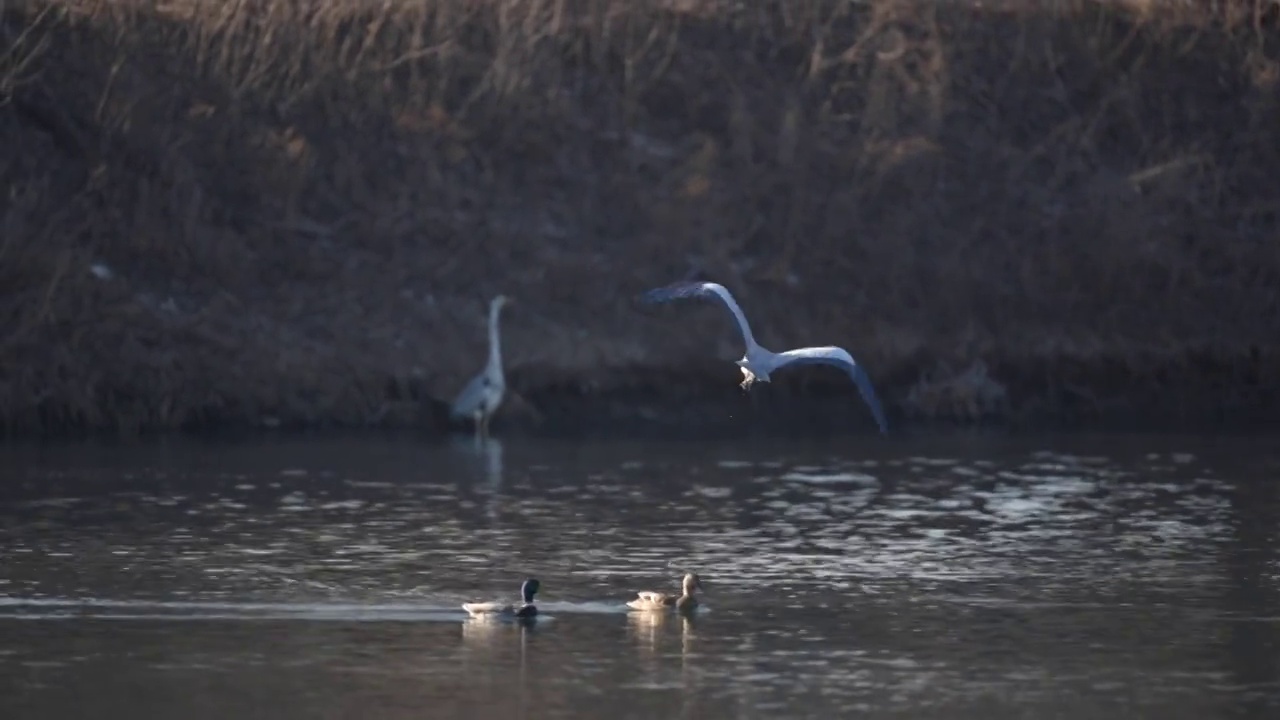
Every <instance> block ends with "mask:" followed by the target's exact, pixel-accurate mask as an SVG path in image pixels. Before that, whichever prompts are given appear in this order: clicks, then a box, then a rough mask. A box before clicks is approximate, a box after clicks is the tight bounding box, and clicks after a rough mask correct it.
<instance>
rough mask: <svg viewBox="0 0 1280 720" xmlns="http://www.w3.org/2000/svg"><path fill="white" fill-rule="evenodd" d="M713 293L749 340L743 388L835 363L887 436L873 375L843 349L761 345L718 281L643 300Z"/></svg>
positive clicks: (676, 287)
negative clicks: (793, 368) (788, 371)
mask: <svg viewBox="0 0 1280 720" xmlns="http://www.w3.org/2000/svg"><path fill="white" fill-rule="evenodd" d="M712 296H714V297H717V298H719V299H720V300H721V301H722V302H724V304H725V305H726V306H728V308H729V311H730V312H732V313H733V317H734V318H735V319H737V321H738V329H739V330H741V331H742V339H743V340H744V341H746V345H747V352H746V354H744V355H743V356H742V359H741V360H738V361H737V365H738V367H739V368H741V369H742V376H743V380H742V384H741V387H742V389H743V390H750V389H751V384H752V383H754V382H756V381H760V382H769V375H770V373H773V372H774V371H776V370H779V369H781V368H784V367H787V366H788V365H812V364H823V365H835V366H836V367H839V368H841V369H843V370H844V371H845V372H847V373H849V376H850V377H851V378H853V382H854V384H855V385H857V386H858V392H859V393H860V394H861V395H862V399H863V400H864V401H865V402H866V403H867V406H868V407H870V408H871V414H872V415H873V416H874V417H875V420H876V424H877V425H879V426H880V432H881V433H882V434H886V435H887V434H888V433H889V424H888V422H887V421H886V420H885V417H884V409H883V408H882V407H881V406H880V400H879V398H877V397H876V391H875V388H874V387H872V385H871V378H869V377H867V373H866V372H865V371H864V370H863V369H862V366H860V365H858V363H856V362H854V361H853V358H852V357H851V356H850V355H849V353H848V351H846V350H845V349H844V348H840V347H834V346H825V347H806V348H797V349H795V350H788V351H786V352H781V353H776V352H773V351H771V350H768V349H766V348H763V347H761V346H760V344H759V343H757V342H756V340H755V337H753V336H752V334H751V326H750V325H748V324H747V318H746V316H745V315H743V314H742V308H740V307H738V303H737V301H735V300H734V299H733V295H731V294H729V291H728V290H726V289H725V287H724V286H723V285H720V284H719V283H713V282H678V283H675V284H672V285H667V286H665V287H660V288H656V289H654V290H649V291H648V292H645V293H644V294H642V295H641V296H640V301H641V302H643V303H649V304H652V303H662V302H667V301H670V300H677V299H681V298H689V297H712Z"/></svg>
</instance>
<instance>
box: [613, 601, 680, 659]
mask: <svg viewBox="0 0 1280 720" xmlns="http://www.w3.org/2000/svg"><path fill="white" fill-rule="evenodd" d="M677 617H678V618H680V657H681V664H682V665H683V662H684V657H685V655H687V654H688V652H689V648H690V645H691V643H692V641H693V628H694V620H693V617H692V616H691V615H687V614H680V615H673V614H671V613H665V612H635V613H627V626H628V629H629V630H630V631H631V635H632V636H633V637H634V638H635V639H636V640H637V641H638V642H639V644H640V645H641V647H643V648H644V649H645V650H647V651H648V653H649V654H651V655H656V654H657V652H658V638H659V637H660V636H661V635H662V634H663V633H664V632H666V627H667V623H669V622H675V619H676V618H677Z"/></svg>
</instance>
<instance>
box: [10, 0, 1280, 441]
mask: <svg viewBox="0 0 1280 720" xmlns="http://www.w3.org/2000/svg"><path fill="white" fill-rule="evenodd" d="M1046 7H1051V8H1052V9H1046ZM0 8H3V24H2V26H0V30H2V32H0V43H2V45H0V93H2V95H0V141H2V142H3V144H4V147H5V151H4V153H3V158H2V160H0V162H2V163H3V166H2V168H3V169H2V171H0V172H3V177H4V187H5V194H4V196H3V198H2V199H0V202H2V203H3V228H2V229H3V238H0V316H2V317H0V423H3V426H4V428H5V429H6V430H7V431H8V432H11V433H26V432H34V433H45V434H60V433H64V432H68V431H79V430H86V429H89V430H109V431H117V432H120V433H122V434H126V435H127V434H132V433H135V432H137V431H143V430H156V429H174V428H207V427H214V426H252V425H268V426H275V425H279V426H283V427H288V426H299V427H302V426H316V425H329V426H411V425H413V426H422V427H425V428H427V429H428V431H434V430H439V429H440V428H441V427H443V420H444V416H443V411H442V410H443V402H445V401H447V400H448V399H450V398H451V397H452V395H453V394H454V393H455V392H456V391H457V390H458V389H459V388H460V387H461V385H462V384H463V383H464V382H465V381H466V379H467V377H468V376H469V375H470V374H471V373H473V372H476V371H477V370H479V368H480V367H481V365H482V363H483V361H484V355H485V338H484V325H483V323H484V303H485V302H486V301H487V300H488V298H489V297H490V296H492V295H494V294H497V293H500V292H501V293H506V294H508V295H511V296H513V297H514V298H516V299H517V301H518V303H517V304H516V305H514V306H512V307H511V308H509V310H508V311H507V312H506V313H505V315H504V329H505V336H504V339H505V349H506V351H507V357H508V367H509V371H510V382H511V385H512V387H513V388H514V390H515V391H516V393H517V394H518V395H517V397H515V398H514V399H513V401H512V403H511V404H510V405H509V406H508V408H507V411H506V412H505V418H504V417H501V416H500V418H499V419H498V420H495V423H494V427H495V429H497V428H498V427H500V426H501V425H502V424H503V423H504V420H505V422H506V424H507V425H508V427H509V428H510V427H512V425H514V424H517V423H520V424H525V425H527V426H528V427H529V428H542V429H543V431H547V432H552V431H556V430H566V431H575V430H588V429H597V430H598V429H603V428H608V427H624V426H626V427H632V428H660V427H661V428H668V429H671V430H675V431H682V430H685V429H688V428H690V427H693V426H698V427H702V428H703V429H706V428H709V427H713V426H714V427H726V428H728V427H735V425H734V424H735V423H737V424H739V425H742V424H745V423H760V422H765V421H768V422H769V423H771V424H772V425H773V426H789V427H792V428H793V429H794V428H796V427H801V426H807V425H805V423H808V424H810V425H812V426H814V427H827V428H837V429H838V428H843V429H845V430H850V429H865V430H870V429H871V428H872V423H871V420H870V416H869V414H868V413H867V412H866V410H865V408H864V407H863V406H862V405H861V403H860V401H859V400H858V399H857V395H856V393H855V391H854V390H853V388H852V385H851V384H850V383H848V382H847V381H845V379H844V378H842V377H841V376H840V375H839V373H838V372H836V371H834V370H832V371H830V372H827V369H826V368H814V369H806V370H802V371H793V372H791V373H790V374H789V375H787V376H786V377H783V376H782V375H779V376H778V377H776V378H775V382H774V383H772V384H771V385H764V386H757V388H756V390H755V391H753V395H752V396H744V395H743V393H742V392H741V391H740V390H739V389H738V387H737V383H738V381H739V380H740V376H739V374H738V372H737V368H736V367H734V366H733V365H732V364H731V362H730V361H731V360H733V359H735V358H736V357H738V356H739V355H740V354H741V346H740V341H739V340H738V338H737V336H736V334H735V332H734V330H733V328H732V326H731V324H730V322H729V319H728V315H727V314H726V313H725V312H724V311H723V310H722V309H721V308H718V307H713V306H709V305H706V306H701V307H699V306H698V304H697V303H694V304H693V305H692V306H691V305H684V306H681V307H664V308H661V309H660V311H654V310H643V311H642V310H640V309H637V308H636V307H635V306H634V305H633V302H632V298H633V296H634V295H635V294H636V293H637V292H639V291H641V290H643V289H645V288H648V287H652V286H655V285H660V284H664V283H667V282H670V281H672V280H677V279H680V278H684V277H690V276H692V275H693V274H695V273H701V274H702V276H703V277H707V278H711V279H716V280H718V281H720V282H722V283H724V284H725V285H727V286H728V287H729V288H730V289H731V290H732V291H733V292H735V293H736V294H737V296H738V298H739V300H740V301H741V302H742V303H743V305H744V306H745V308H746V311H747V313H748V316H749V317H750V318H751V320H752V321H753V324H754V326H755V330H756V335H757V337H758V338H759V339H760V340H761V341H762V342H763V343H764V344H765V345H767V346H769V347H772V348H774V349H785V348H787V347H792V346H796V345H806V344H827V343H834V344H841V345H845V346H846V347H848V348H849V349H850V351H851V352H852V353H853V354H854V356H855V357H856V358H858V359H859V360H860V361H861V362H862V363H863V364H864V365H865V366H866V367H867V368H868V372H869V373H870V375H871V376H872V378H873V379H874V381H875V382H876V383H877V385H878V387H879V388H880V392H881V395H882V396H883V398H884V401H885V405H886V406H887V408H888V409H889V412H890V419H891V421H892V422H893V423H895V424H897V425H898V426H899V427H901V426H902V425H903V424H904V423H906V422H910V421H911V419H912V418H915V419H917V420H920V421H923V420H931V421H957V420H959V421H965V422H973V421H983V422H986V421H995V422H1023V423H1027V422H1041V421H1064V420H1065V421H1081V422H1108V421H1114V420H1131V421H1135V422H1151V423H1154V422H1165V421H1170V420H1177V419H1189V418H1195V419H1197V420H1200V421H1205V420H1207V421H1210V422H1216V421H1218V420H1222V419H1226V418H1234V419H1236V420H1241V419H1246V420H1263V419H1266V420H1273V419H1275V418H1276V416H1280V403H1277V400H1278V399H1280V395H1278V393H1277V388H1278V387H1280V362H1278V357H1277V343H1278V341H1280V333H1278V332H1277V331H1278V330H1280V314H1278V313H1280V231H1278V230H1277V213H1278V212H1280V180H1278V179H1277V178H1278V177H1280V176H1278V175H1277V168H1280V44H1278V43H1280V24H1278V20H1277V6H1276V4H1275V3H1272V2H1267V1H1266V0H1241V1H1239V2H1212V3H1180V2H1169V3H1154V2H1147V3H1143V2H1106V3H1096V2H1086V1H1084V0H1080V1H1077V2H1069V1H1064V2H1055V3H1040V2H1031V1H1030V0H1027V1H1026V2H1016V1H1013V0H1010V1H1008V2H1001V3H990V2H987V3H981V4H979V3H968V2H943V3H931V2H910V1H908V0H868V1H867V2H860V3H853V2H844V1H840V0H800V1H797V0H785V1H783V0H756V1H755V2H730V1H728V0H436V1H434V2H428V1H427V0H406V1H405V2H396V3H382V2H372V1H371V0H239V1H237V2H220V3H210V2H196V1H195V0H173V1H172V2H165V3H153V2H143V1H142V0H83V1H79V0H26V1H22V0H6V2H3V3H0Z"/></svg>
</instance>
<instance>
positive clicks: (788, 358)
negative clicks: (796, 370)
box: [777, 347, 889, 435]
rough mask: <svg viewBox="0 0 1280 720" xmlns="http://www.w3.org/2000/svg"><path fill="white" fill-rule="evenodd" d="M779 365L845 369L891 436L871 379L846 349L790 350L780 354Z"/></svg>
mask: <svg viewBox="0 0 1280 720" xmlns="http://www.w3.org/2000/svg"><path fill="white" fill-rule="evenodd" d="M777 358H778V365H777V367H779V368H782V367H786V366H788V365H819V364H820V365H835V366H836V367H839V368H843V369H844V371H845V372H847V373H849V377H851V378H853V383H854V384H855V385H857V386H858V393H859V394H860V395H862V399H863V401H864V402H866V403H867V406H868V407H870V408H871V414H872V415H873V416H874V417H875V419H876V424H877V425H879V426H880V432H881V433H882V434H885V435H887V434H889V423H888V421H887V420H885V417H884V408H882V407H881V406H880V399H879V398H878V397H876V390H875V388H874V387H873V386H872V385H871V378H869V377H867V373H866V371H864V370H863V369H862V366H861V365H859V364H858V363H856V362H854V361H853V358H852V357H851V356H850V355H849V353H848V352H847V351H846V350H845V349H844V348H838V347H809V348H799V349H797V350H788V351H786V352H783V353H778V355H777Z"/></svg>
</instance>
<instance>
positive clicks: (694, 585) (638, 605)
mask: <svg viewBox="0 0 1280 720" xmlns="http://www.w3.org/2000/svg"><path fill="white" fill-rule="evenodd" d="M681 589H682V594H680V595H671V594H668V593H662V592H651V591H648V590H641V591H640V592H638V593H636V599H635V600H632V601H630V602H628V603H627V607H629V608H631V609H632V610H667V609H671V608H675V609H676V610H681V611H685V610H693V609H694V608H696V607H698V598H696V597H694V595H693V591H694V590H702V589H703V587H702V580H701V579H700V578H699V577H698V574H697V573H685V576H684V581H683V582H682V583H681Z"/></svg>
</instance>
